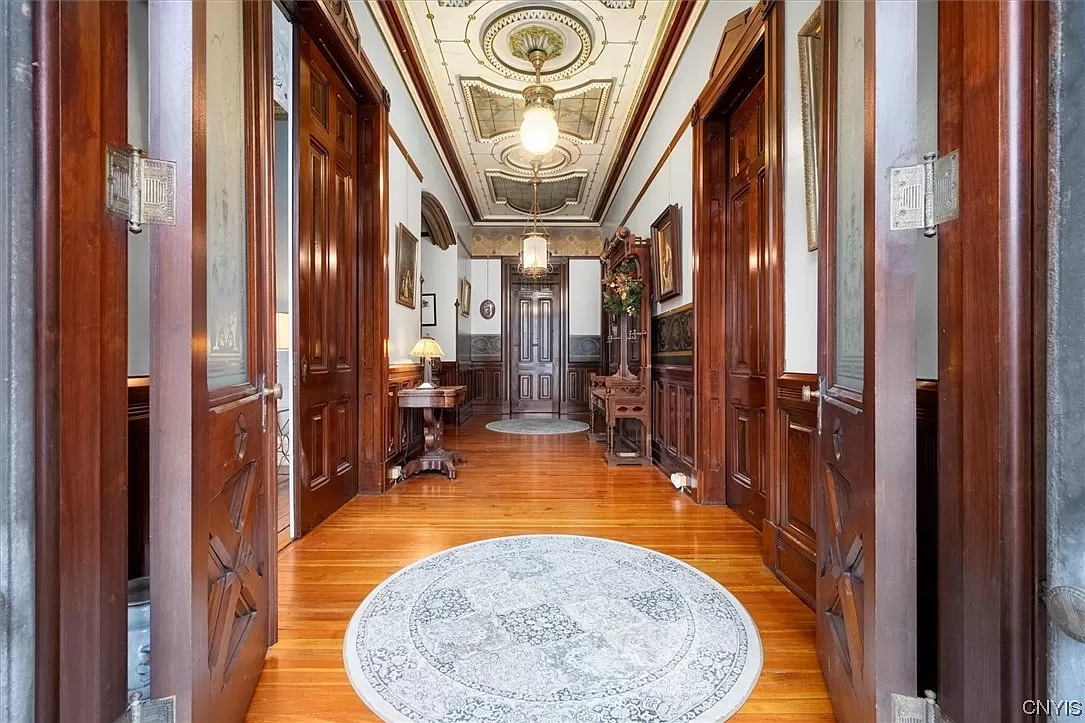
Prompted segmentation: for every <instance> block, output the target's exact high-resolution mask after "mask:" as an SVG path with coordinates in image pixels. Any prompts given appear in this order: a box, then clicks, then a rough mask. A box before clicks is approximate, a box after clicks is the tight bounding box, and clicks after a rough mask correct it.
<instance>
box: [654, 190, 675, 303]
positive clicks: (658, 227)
mask: <svg viewBox="0 0 1085 723" xmlns="http://www.w3.org/2000/svg"><path fill="white" fill-rule="evenodd" d="M681 295H682V226H681V223H679V217H678V204H677V203H672V204H671V205H670V206H667V208H666V209H664V211H663V213H661V214H659V218H657V219H656V220H655V221H654V222H653V223H652V296H653V298H655V300H656V301H666V300H667V299H673V298H674V297H676V296H681Z"/></svg>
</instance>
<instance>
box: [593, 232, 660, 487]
mask: <svg viewBox="0 0 1085 723" xmlns="http://www.w3.org/2000/svg"><path fill="white" fill-rule="evenodd" d="M600 258H601V260H602V263H603V274H604V275H605V274H607V273H608V272H609V271H611V270H612V269H614V268H616V267H618V266H620V265H621V264H623V263H624V262H626V261H627V260H629V259H633V260H634V261H635V262H636V264H637V269H638V270H639V271H640V275H641V278H642V279H644V294H643V295H642V296H641V301H640V313H639V314H638V315H637V316H635V317H631V316H630V315H629V314H624V313H623V314H620V315H619V316H618V319H617V326H618V328H617V333H616V334H615V333H614V330H613V329H612V328H608V337H607V339H606V342H607V343H606V344H605V345H604V349H609V348H610V346H611V342H614V341H617V342H618V366H617V371H616V372H615V373H613V374H611V375H609V376H607V375H600V374H592V375H591V395H590V398H589V408H590V423H589V428H588V437H589V438H590V439H591V440H593V441H602V440H603V439H605V440H606V442H607V449H606V453H605V455H604V457H605V459H606V461H607V464H610V465H619V464H636V465H650V464H652V408H651V387H652V385H651V383H650V382H651V378H652V365H651V351H652V339H651V323H650V319H651V306H650V305H651V296H652V295H651V278H652V275H651V273H650V268H651V266H650V264H649V259H650V258H651V253H650V247H649V240H648V239H645V238H637V236H635V235H634V234H633V233H631V232H630V231H629V229H627V228H625V227H624V226H622V227H620V228H619V229H618V230H617V231H616V232H615V234H614V236H613V237H612V238H611V239H610V240H609V241H608V242H607V245H606V247H605V248H604V249H603V253H602V254H601V255H600ZM604 359H607V364H608V367H607V369H608V371H609V364H610V360H609V353H606V352H605V353H604ZM631 366H633V367H635V369H636V370H635V371H632V370H631V369H630V367H631ZM597 420H600V421H602V422H605V423H606V430H605V431H602V430H600V429H598V428H597ZM626 420H636V421H638V422H640V434H639V435H635V436H634V437H633V438H630V437H627V436H626V435H625V434H623V432H624V431H628V427H629V426H630V425H629V423H628V422H627V421H626Z"/></svg>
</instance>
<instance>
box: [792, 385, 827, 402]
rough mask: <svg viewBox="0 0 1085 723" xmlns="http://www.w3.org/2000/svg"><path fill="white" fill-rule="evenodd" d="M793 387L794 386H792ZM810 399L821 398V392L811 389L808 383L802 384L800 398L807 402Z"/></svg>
mask: <svg viewBox="0 0 1085 723" xmlns="http://www.w3.org/2000/svg"><path fill="white" fill-rule="evenodd" d="M792 389H794V387H792ZM811 399H821V392H819V391H817V390H816V389H811V388H810V385H809V384H803V385H802V400H803V401H804V402H809V401H810V400H811Z"/></svg>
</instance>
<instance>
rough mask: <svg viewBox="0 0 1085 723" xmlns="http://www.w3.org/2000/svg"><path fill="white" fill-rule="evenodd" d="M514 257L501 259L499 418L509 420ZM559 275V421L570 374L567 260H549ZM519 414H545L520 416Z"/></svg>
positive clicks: (556, 379) (556, 395)
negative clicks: (501, 403) (502, 399)
mask: <svg viewBox="0 0 1085 723" xmlns="http://www.w3.org/2000/svg"><path fill="white" fill-rule="evenodd" d="M519 261H520V260H519V259H518V258H517V257H515V256H506V257H503V258H502V259H501V370H502V373H503V374H504V375H505V394H506V396H507V397H508V399H507V400H506V406H505V409H504V410H502V416H507V417H508V418H509V419H511V418H512V415H513V411H512V390H513V387H512V274H513V270H514V268H515V266H516V265H517V264H518V263H519ZM550 263H551V264H553V266H554V267H555V270H556V271H557V272H558V293H557V294H555V295H554V298H555V299H557V301H558V304H560V305H561V308H560V309H558V343H557V344H556V345H555V349H556V351H557V357H556V358H555V360H554V384H555V388H554V404H553V409H554V411H553V412H552V414H555V415H557V416H558V418H561V417H563V416H565V414H566V407H567V406H568V405H567V404H566V401H565V378H566V376H567V375H568V373H569V259H568V257H560V258H554V257H551V258H550ZM519 414H546V412H519Z"/></svg>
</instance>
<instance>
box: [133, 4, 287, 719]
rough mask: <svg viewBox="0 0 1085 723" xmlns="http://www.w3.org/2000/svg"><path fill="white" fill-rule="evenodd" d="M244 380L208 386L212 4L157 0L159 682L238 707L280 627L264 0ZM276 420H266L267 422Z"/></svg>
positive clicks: (252, 94) (250, 19)
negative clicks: (166, 209)
mask: <svg viewBox="0 0 1085 723" xmlns="http://www.w3.org/2000/svg"><path fill="white" fill-rule="evenodd" d="M241 12H242V14H243V25H244V48H245V53H244V66H243V67H244V81H245V82H244V93H245V96H244V114H243V117H244V119H245V123H244V125H245V139H244V143H245V153H244V155H243V156H242V157H243V158H244V159H245V163H246V167H245V177H246V189H245V192H246V198H247V203H246V225H245V227H246V230H247V238H246V259H247V268H246V269H245V272H246V278H247V280H248V289H247V296H248V298H247V300H246V303H247V310H248V313H247V318H248V323H247V325H246V326H245V327H243V328H242V330H241V335H240V340H239V345H241V346H242V347H243V348H244V349H245V350H246V351H247V355H246V359H247V364H246V367H245V369H246V377H245V379H244V381H242V382H240V383H237V384H233V385H229V386H225V387H222V388H216V389H215V390H214V391H211V392H209V391H208V376H207V374H208V371H207V370H208V363H209V362H208V354H207V346H206V345H205V344H202V343H193V339H194V338H195V339H205V338H206V336H207V330H208V325H207V316H208V301H207V298H208V295H207V284H208V274H207V266H208V263H209V262H208V244H207V227H208V218H207V214H208V209H207V206H208V203H207V199H208V195H207V194H208V188H207V173H208V167H209V165H210V164H209V163H208V159H207V158H206V153H207V146H206V139H207V137H208V130H207V128H206V124H207V123H208V118H207V115H206V113H205V101H206V97H205V92H206V73H207V67H206V63H207V59H206V47H207V46H206V43H207V33H208V32H213V31H214V29H209V28H208V27H207V6H206V5H205V4H203V3H196V4H194V5H192V6H188V5H169V4H168V5H167V6H152V8H151V11H150V15H149V39H150V42H149V46H150V47H151V58H150V63H149V65H150V68H151V77H150V84H149V87H150V89H151V93H150V103H149V107H150V138H151V148H150V152H151V153H152V154H155V155H156V156H157V157H164V158H171V159H176V160H177V185H178V191H177V216H178V219H177V224H176V226H169V227H167V226H162V227H159V228H156V229H155V240H156V243H155V244H153V245H152V253H151V298H152V299H154V300H155V303H154V304H152V309H151V330H152V334H151V395H150V404H151V430H152V431H151V437H150V449H151V455H150V461H151V480H152V485H151V512H150V525H151V529H152V530H154V534H153V535H152V537H151V571H152V575H151V595H152V605H153V606H154V609H155V615H154V616H153V618H152V629H151V637H152V645H153V646H154V650H155V651H156V653H157V655H156V658H155V674H154V677H153V681H152V695H155V696H164V695H173V696H176V701H177V718H178V720H182V721H202V720H210V719H215V720H222V721H234V720H239V719H240V718H241V717H242V715H243V713H244V710H245V708H246V706H247V704H248V700H249V698H250V696H251V693H252V689H253V687H254V686H255V684H256V679H257V677H258V674H259V669H260V666H261V663H262V660H263V656H264V653H265V651H266V650H267V647H268V644H269V643H270V642H273V641H274V638H275V631H276V589H277V586H276V577H275V558H274V557H273V555H274V551H275V525H274V502H273V500H274V499H275V484H276V480H275V469H274V459H275V453H274V450H275V440H274V435H271V434H268V433H267V432H266V429H267V426H268V425H267V420H268V418H269V417H270V418H271V419H272V420H273V419H274V416H273V414H274V405H273V404H268V403H267V402H266V399H267V397H266V395H265V392H264V386H265V385H271V384H273V383H274V375H275V363H274V359H275V356H274V333H273V330H274V323H273V315H274V300H273V289H272V287H271V283H270V280H271V279H273V278H274V273H273V264H274V258H273V246H272V240H271V237H272V228H273V217H272V207H271V199H272V191H271V189H272V170H271V165H272V164H271V157H272V153H271V144H272V134H271V128H272V125H273V111H272V102H271V97H270V94H271V7H270V5H268V4H266V3H260V4H257V3H250V4H246V5H245V6H243V8H242V10H241ZM272 428H274V425H273V422H272Z"/></svg>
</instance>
